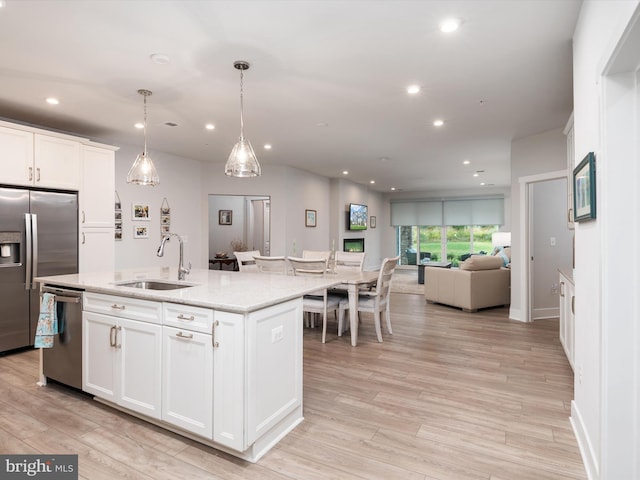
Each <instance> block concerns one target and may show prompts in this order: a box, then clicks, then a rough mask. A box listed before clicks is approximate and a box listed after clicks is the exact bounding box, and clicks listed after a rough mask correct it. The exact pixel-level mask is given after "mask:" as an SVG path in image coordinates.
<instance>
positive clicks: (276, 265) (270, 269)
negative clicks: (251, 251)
mask: <svg viewBox="0 0 640 480" xmlns="http://www.w3.org/2000/svg"><path fill="white" fill-rule="evenodd" d="M253 259H254V260H255V262H256V266H257V267H258V271H259V272H261V273H278V274H281V275H286V274H287V259H286V258H285V257H267V256H263V255H254V257H253Z"/></svg>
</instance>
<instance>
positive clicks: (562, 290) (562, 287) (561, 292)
mask: <svg viewBox="0 0 640 480" xmlns="http://www.w3.org/2000/svg"><path fill="white" fill-rule="evenodd" d="M560 296H561V297H564V282H560Z"/></svg>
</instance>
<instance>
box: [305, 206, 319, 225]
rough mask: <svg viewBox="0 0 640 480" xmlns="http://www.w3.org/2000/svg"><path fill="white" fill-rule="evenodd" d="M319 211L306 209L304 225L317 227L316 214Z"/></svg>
mask: <svg viewBox="0 0 640 480" xmlns="http://www.w3.org/2000/svg"><path fill="white" fill-rule="evenodd" d="M317 215H318V212H317V211H316V210H305V211H304V226H305V227H315V226H316V220H317V218H316V216H317Z"/></svg>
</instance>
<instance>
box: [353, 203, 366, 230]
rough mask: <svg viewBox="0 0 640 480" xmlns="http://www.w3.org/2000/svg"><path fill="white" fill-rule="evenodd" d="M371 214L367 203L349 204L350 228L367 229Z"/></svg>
mask: <svg viewBox="0 0 640 480" xmlns="http://www.w3.org/2000/svg"><path fill="white" fill-rule="evenodd" d="M368 219H369V214H368V210H367V206H366V205H360V204H357V203H350V204H349V230H366V229H367V220H368Z"/></svg>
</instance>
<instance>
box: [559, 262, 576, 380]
mask: <svg viewBox="0 0 640 480" xmlns="http://www.w3.org/2000/svg"><path fill="white" fill-rule="evenodd" d="M574 332H575V286H574V284H573V278H572V277H569V275H568V274H565V273H563V272H560V343H561V344H562V347H563V348H564V353H565V355H566V356H567V359H568V360H569V364H570V365H571V368H572V369H573V359H574V336H575V333H574Z"/></svg>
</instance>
